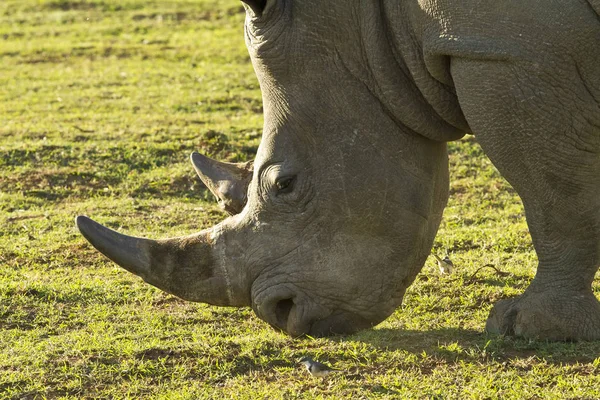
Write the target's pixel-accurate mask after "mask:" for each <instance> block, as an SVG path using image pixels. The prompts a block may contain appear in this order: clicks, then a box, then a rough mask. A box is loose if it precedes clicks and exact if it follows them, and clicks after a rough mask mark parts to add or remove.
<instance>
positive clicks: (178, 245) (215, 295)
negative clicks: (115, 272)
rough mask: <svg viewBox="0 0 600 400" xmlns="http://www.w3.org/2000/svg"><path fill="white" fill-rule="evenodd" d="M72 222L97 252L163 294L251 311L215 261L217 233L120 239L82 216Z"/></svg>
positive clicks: (217, 261)
mask: <svg viewBox="0 0 600 400" xmlns="http://www.w3.org/2000/svg"><path fill="white" fill-rule="evenodd" d="M75 222H76V225H77V227H78V229H79V231H80V232H81V234H82V235H83V236H84V237H85V238H86V239H87V240H88V241H89V242H90V243H91V244H92V246H94V247H95V248H96V249H97V250H98V251H100V252H101V253H102V254H104V255H105V256H106V257H108V258H109V259H111V260H112V261H114V262H115V263H117V264H118V265H119V266H121V267H123V268H125V269H126V270H128V271H129V272H132V273H134V274H135V275H138V276H140V277H141V278H142V279H144V281H146V282H148V283H150V284H151V285H153V286H156V287H157V288H159V289H161V290H164V291H166V292H168V293H171V294H173V295H176V296H178V297H181V298H182V299H184V300H189V301H196V302H202V303H208V304H213V305H220V306H246V305H249V300H248V299H247V297H248V296H246V295H245V294H244V291H243V290H241V289H240V288H239V287H238V286H239V285H237V283H238V282H235V283H232V282H231V279H230V274H229V273H228V271H227V268H226V267H225V266H224V265H221V263H220V262H219V260H218V259H219V258H220V257H215V256H214V254H213V253H215V246H216V245H215V243H214V242H215V240H216V237H217V236H218V235H216V234H215V231H216V230H217V229H208V230H204V231H201V232H200V233H198V234H195V235H191V236H187V237H180V238H174V239H165V240H151V239H145V238H138V237H132V236H127V235H123V234H121V233H118V232H116V231H114V230H112V229H109V228H107V227H105V226H102V225H101V224H99V223H97V222H95V221H93V220H92V219H90V218H88V217H85V216H78V217H77V218H76V220H75ZM217 227H219V225H217ZM217 227H215V228H217ZM217 231H218V230H217ZM217 252H218V251H217ZM215 259H217V260H215Z"/></svg>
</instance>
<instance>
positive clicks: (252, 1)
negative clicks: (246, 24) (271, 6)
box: [242, 0, 267, 15]
mask: <svg viewBox="0 0 600 400" xmlns="http://www.w3.org/2000/svg"><path fill="white" fill-rule="evenodd" d="M242 3H245V4H247V5H248V7H250V8H251V9H252V12H253V13H254V14H256V15H260V14H262V12H263V11H264V9H265V6H266V5H267V0H242Z"/></svg>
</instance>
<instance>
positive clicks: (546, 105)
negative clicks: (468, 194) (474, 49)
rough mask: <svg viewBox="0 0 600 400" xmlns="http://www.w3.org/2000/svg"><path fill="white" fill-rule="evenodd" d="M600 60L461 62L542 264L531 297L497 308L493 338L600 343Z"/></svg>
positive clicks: (476, 125) (472, 119) (467, 93)
mask: <svg viewBox="0 0 600 400" xmlns="http://www.w3.org/2000/svg"><path fill="white" fill-rule="evenodd" d="M599 54H600V48H597V49H596V50H595V51H593V52H587V53H586V54H582V57H581V59H580V60H577V59H576V58H573V56H572V55H566V54H565V55H562V56H561V55H555V56H547V57H546V58H545V59H544V60H543V61H540V62H539V63H536V62H531V60H527V61H516V62H510V61H475V60H467V59H460V58H457V59H453V60H452V62H451V70H452V77H453V79H454V83H455V86H456V90H457V95H458V97H459V100H460V104H461V107H462V109H463V111H464V113H465V116H466V118H467V120H468V122H469V125H470V127H471V129H472V130H473V132H474V133H475V135H476V136H477V138H478V141H479V143H480V144H481V146H482V148H483V149H484V151H485V152H486V154H487V155H488V156H489V157H490V159H491V160H492V162H493V163H494V165H495V166H496V167H497V168H498V170H499V171H500V172H501V173H502V174H503V176H504V177H505V178H506V179H507V180H508V181H509V182H510V183H511V184H512V185H513V187H514V188H515V189H516V190H517V192H518V193H519V195H520V196H521V199H522V200H523V204H524V206H525V212H526V216H527V223H528V225H529V229H530V232H531V235H532V238H533V244H534V247H535V249H536V252H537V255H538V258H539V265H538V270H537V273H536V276H535V279H534V280H533V282H532V283H531V285H530V286H529V287H528V288H527V290H526V291H525V293H524V294H523V295H522V296H520V297H518V298H515V299H509V300H503V301H500V302H499V303H498V304H496V306H495V307H494V308H493V310H492V312H491V313H490V317H489V319H488V323H487V327H486V328H487V330H488V331H490V332H494V333H501V334H514V335H518V336H525V337H533V338H542V339H550V340H596V339H600V303H599V302H598V300H597V298H596V297H595V296H594V294H593V292H592V282H593V279H594V275H595V273H596V271H597V270H598V266H599V265H600V103H599V102H600V68H598V65H600V56H599Z"/></svg>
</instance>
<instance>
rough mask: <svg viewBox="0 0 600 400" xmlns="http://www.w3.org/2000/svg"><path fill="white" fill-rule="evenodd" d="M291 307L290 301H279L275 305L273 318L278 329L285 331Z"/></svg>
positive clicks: (291, 302)
mask: <svg viewBox="0 0 600 400" xmlns="http://www.w3.org/2000/svg"><path fill="white" fill-rule="evenodd" d="M293 306H294V302H293V301H292V299H283V300H279V301H278V302H277V304H275V318H276V319H277V326H278V327H279V328H281V329H285V328H286V327H287V323H288V318H289V316H290V312H291V311H292V307H293Z"/></svg>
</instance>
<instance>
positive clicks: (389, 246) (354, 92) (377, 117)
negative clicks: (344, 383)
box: [77, 0, 600, 340]
mask: <svg viewBox="0 0 600 400" xmlns="http://www.w3.org/2000/svg"><path fill="white" fill-rule="evenodd" d="M245 5H246V9H247V18H246V23H245V40H246V45H247V47H248V51H249V54H250V57H251V59H252V63H253V66H254V69H255V71H256V75H257V77H258V80H259V82H260V85H261V90H262V93H263V105H264V112H265V116H264V117H265V118H264V119H265V123H264V129H263V137H262V141H261V144H260V147H259V150H258V153H257V156H256V159H255V160H254V162H253V163H252V164H243V165H242V164H239V165H236V164H226V163H219V162H217V161H214V160H210V159H206V158H205V157H203V156H200V155H193V156H192V161H193V164H194V167H195V169H196V170H197V172H198V174H199V175H200V176H201V177H202V179H203V180H204V181H205V183H206V185H207V186H208V187H209V188H210V189H211V191H213V193H214V194H215V196H216V197H217V198H218V199H219V201H220V202H221V204H223V206H224V207H225V209H226V210H227V211H228V212H229V213H230V214H232V215H231V216H230V217H229V218H227V219H226V220H224V221H223V222H222V223H220V224H218V225H217V226H215V227H213V228H211V229H208V230H205V231H202V232H200V233H198V234H195V235H191V236H189V237H184V238H175V239H167V240H161V241H153V240H148V239H141V238H131V237H128V236H125V235H121V234H119V233H116V232H114V231H111V230H109V229H107V228H104V227H102V226H101V225H98V224H96V223H95V222H93V221H91V220H89V219H88V218H86V217H78V220H77V224H78V226H79V229H80V230H81V232H82V233H83V234H84V236H85V237H86V238H87V239H88V240H89V241H90V242H91V243H92V244H93V245H94V246H95V247H96V248H97V249H98V250H99V251H101V252H102V253H104V254H105V255H106V256H108V257H109V258H111V259H112V260H113V261H115V262H117V263H118V264H119V265H121V266H123V267H125V268H126V269H128V270H129V271H131V272H133V273H135V274H138V275H140V276H142V278H144V279H145V280H146V281H148V282H149V283H151V284H153V285H155V286H157V287H159V288H161V289H163V290H166V291H168V292H170V293H173V294H175V295H178V296H180V297H183V298H186V299H189V300H192V301H201V302H207V303H210V304H218V305H228V306H251V307H252V308H253V309H254V311H255V312H256V314H257V315H258V316H259V317H260V318H262V319H264V320H265V321H266V322H268V323H269V324H271V325H272V326H274V327H275V328H277V329H281V330H283V331H285V332H287V333H289V334H290V335H292V336H300V335H304V334H310V335H313V336H323V335H330V334H337V333H349V332H354V331H357V330H359V329H364V328H367V327H370V326H373V325H375V324H377V323H379V322H381V321H382V320H383V319H385V318H386V317H387V316H389V315H390V314H391V313H392V312H393V311H394V310H395V309H396V308H397V307H398V306H399V305H400V304H401V302H402V297H403V295H404V292H405V290H406V288H407V287H408V286H409V285H410V284H411V283H412V281H413V280H414V278H415V276H416V274H417V273H418V272H419V270H420V269H421V268H422V266H423V264H424V262H425V260H426V258H427V256H428V254H429V252H430V250H431V246H432V243H433V239H434V237H435V234H436V232H437V229H438V226H439V223H440V220H441V216H442V212H443V209H444V207H445V205H446V201H447V197H448V159H447V153H446V142H448V141H451V140H457V139H460V138H461V137H462V136H463V135H465V134H467V133H469V134H471V133H472V134H475V135H476V137H477V139H478V141H479V142H480V143H481V146H482V148H483V149H484V151H485V152H486V154H487V155H488V156H489V157H490V159H491V160H492V162H493V163H494V164H495V165H496V167H497V168H498V169H499V171H500V172H501V173H502V174H503V175H504V176H505V177H506V179H507V180H508V181H509V182H510V183H511V184H512V185H513V186H514V188H515V189H516V190H517V192H518V193H519V195H520V196H521V198H522V200H523V203H524V205H525V210H526V215H527V221H528V224H529V227H530V231H531V234H532V237H533V242H534V246H535V248H536V251H537V253H538V256H539V260H540V262H539V267H538V272H537V275H536V277H535V279H534V281H533V283H532V284H531V286H530V287H529V288H528V289H527V290H526V292H525V293H524V294H523V295H522V296H520V297H518V298H515V299H510V300H503V301H501V302H499V303H498V304H497V305H496V306H495V307H494V309H493V310H492V312H491V314H490V318H489V320H488V323H487V329H488V330H489V331H491V332H496V333H503V334H515V335H522V336H527V337H540V338H547V339H555V340H564V339H570V340H577V339H598V338H600V303H599V302H598V300H597V299H596V298H595V297H594V295H593V293H592V291H591V283H592V280H593V277H594V274H595V272H596V271H597V269H598V266H599V265H600V17H599V16H598V10H599V9H600V7H599V4H598V3H597V2H585V1H579V0H576V1H575V0H573V1H570V2H568V6H565V3H564V2H560V1H550V0H528V1H526V2H521V1H516V0H514V1H510V0H508V1H492V0H483V1H450V0H448V1H442V0H437V1H433V0H432V1H427V0H420V1H398V0H396V1H391V0H380V1H358V0H348V1H344V2H331V1H324V0H306V1H302V2H300V1H297V0H267V1H251V0H247V1H246V2H245Z"/></svg>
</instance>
